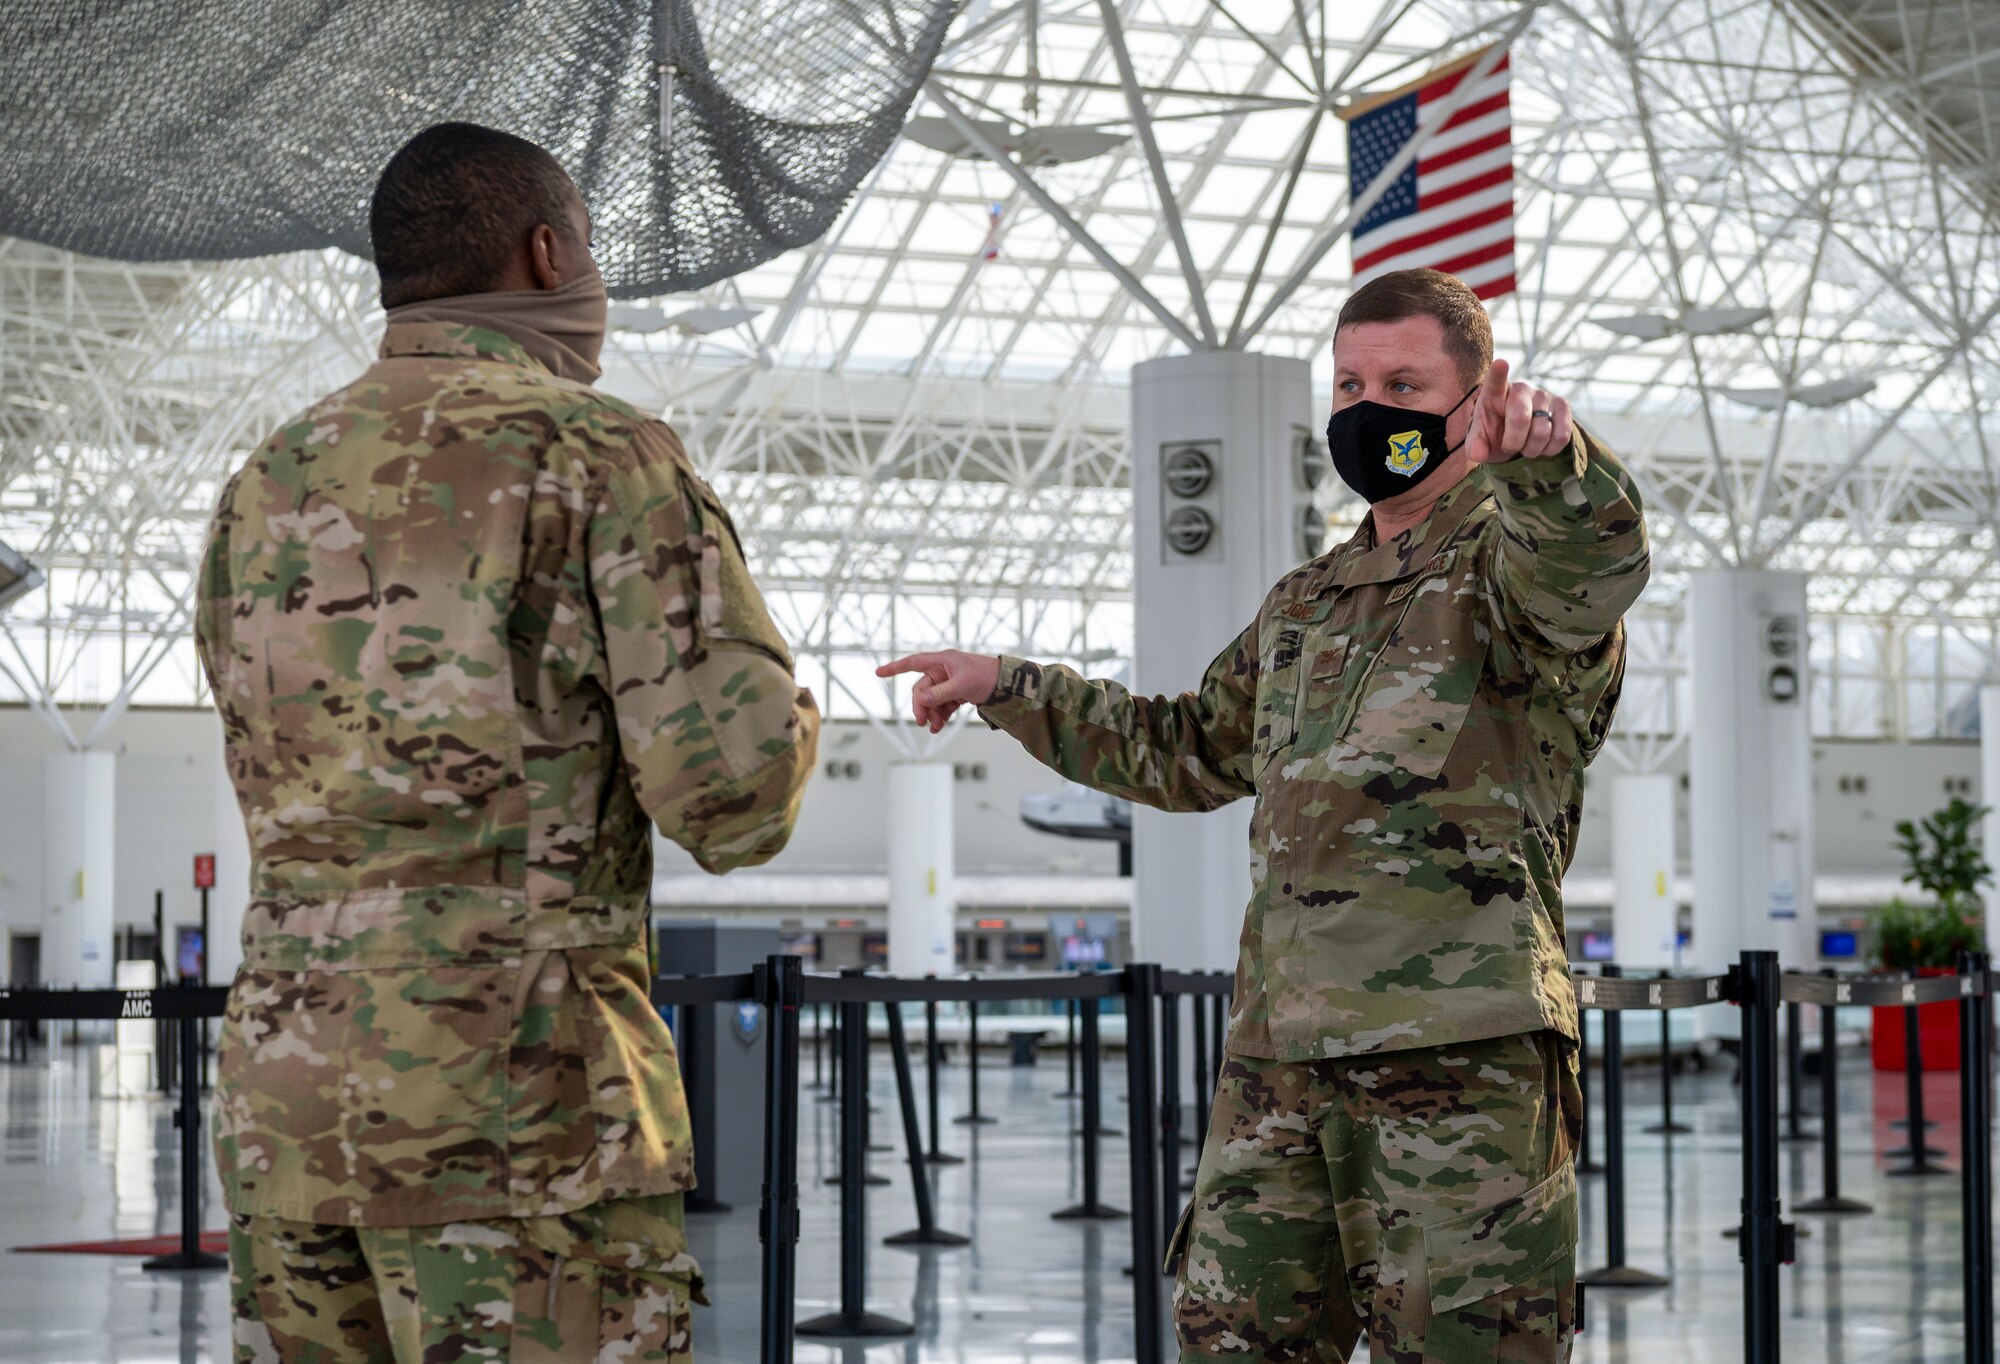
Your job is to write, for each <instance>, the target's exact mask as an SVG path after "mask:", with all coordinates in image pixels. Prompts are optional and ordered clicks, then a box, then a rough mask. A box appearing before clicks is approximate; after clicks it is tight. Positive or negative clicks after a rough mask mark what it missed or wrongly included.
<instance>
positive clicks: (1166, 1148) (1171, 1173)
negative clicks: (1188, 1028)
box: [1135, 994, 1181, 1272]
mask: <svg viewBox="0 0 2000 1364" xmlns="http://www.w3.org/2000/svg"><path fill="white" fill-rule="evenodd" d="M1135 1121H1136V1120H1135ZM1160 1198H1161V1200H1162V1201H1161V1203H1160V1211H1161V1213H1162V1214H1163V1216H1164V1217H1165V1222H1164V1223H1163V1225H1165V1226H1167V1227H1169V1228H1171V1227H1172V1226H1173V1225H1174V1223H1175V1222H1176V1221H1177V1220H1178V1219H1179V1217H1180V1206H1181V997H1180V996H1179V995H1177V994H1162V995H1161V996H1160ZM1135 1272H1136V1266H1135Z"/></svg>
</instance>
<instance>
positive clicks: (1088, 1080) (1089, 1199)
mask: <svg viewBox="0 0 2000 1364" xmlns="http://www.w3.org/2000/svg"><path fill="white" fill-rule="evenodd" d="M1099 1002H1100V1001H1099V1000H1098V999H1097V998H1095V997H1094V996H1093V997H1092V998H1090V999H1086V1000H1085V1001H1083V1202H1081V1203H1077V1204H1074V1205H1073V1206H1071V1207H1067V1208H1064V1209H1062V1210H1061V1211H1059V1212H1055V1213H1051V1214H1050V1216H1052V1217H1054V1218H1055V1219H1056V1220H1057V1221H1059V1222H1077V1221H1085V1220H1093V1219H1109V1218H1114V1217H1123V1216H1124V1215H1125V1214H1124V1213H1123V1212H1121V1211H1120V1210H1119V1209H1117V1208H1113V1207H1108V1206H1106V1205H1105V1204H1104V1203H1102V1202H1100V1201H1099V1200H1098V1197H1097V1192H1098V1179H1097V1156H1098V1151H1097V1147H1098V1142H1099V1139H1100V1138H1101V1137H1102V1136H1103V1135H1104V1134H1103V1130H1102V1129H1103V1126H1104V1123H1103V1117H1104V1088H1103V1083H1102V1082H1103V1077H1102V1075H1100V1074H1099V1067H1100V1063H1101V1062H1102V1060H1103V1058H1102V1056H1101V1054H1100V1051H1099V1046H1098V1019H1097V1006H1098V1004H1099ZM1127 1022H1128V1024H1129V1022H1130V1020H1129V1019H1128V1020H1127ZM1139 1277H1141V1278H1143V1277H1145V1276H1143V1275H1141V1276H1139Z"/></svg>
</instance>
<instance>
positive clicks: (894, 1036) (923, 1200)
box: [882, 1001, 972, 1246]
mask: <svg viewBox="0 0 2000 1364" xmlns="http://www.w3.org/2000/svg"><path fill="white" fill-rule="evenodd" d="M882 1008H883V1009H884V1011H885V1012H887V1014H888V1015H889V1054H890V1056H891V1057H893V1058H894V1060H895V1064H896V1098H897V1100H898V1102H899V1103H900V1104H901V1105H902V1109H903V1146H904V1148H905V1149H906V1150H907V1151H908V1153H909V1158H910V1195H911V1197H912V1198H914V1199H915V1200H916V1205H917V1225H916V1228H915V1229H914V1230H912V1231H904V1232H898V1233H897V1234H896V1235H894V1236H889V1237H885V1238H883V1244H885V1245H891V1246H966V1245H971V1244H972V1238H970V1237H968V1236H960V1235H959V1234H958V1233H957V1232H955V1231H940V1230H939V1229H938V1224H937V1216H936V1214H935V1212H934V1211H933V1209H932V1206H931V1177H930V1171H928V1170H927V1169H925V1168H924V1165H925V1162H924V1139H923V1134H922V1133H921V1132H919V1131H918V1130H917V1096H916V1093H915V1086H914V1084H913V1082H912V1081H911V1079H910V1048H909V1043H908V1040H907V1039H906V1038H905V1037H904V1035H903V1006H902V1005H901V1004H898V1003H895V1002H894V1001H890V1002H888V1003H885V1004H883V1006H882ZM931 1130H932V1131H933V1132H935V1131H936V1130H937V1128H936V1125H935V1123H933V1125H932V1128H931Z"/></svg>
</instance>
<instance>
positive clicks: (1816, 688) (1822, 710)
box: [1806, 672, 1840, 739]
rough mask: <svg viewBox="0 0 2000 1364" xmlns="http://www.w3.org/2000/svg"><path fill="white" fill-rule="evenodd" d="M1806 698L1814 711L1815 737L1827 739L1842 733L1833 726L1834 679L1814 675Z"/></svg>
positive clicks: (1818, 674)
mask: <svg viewBox="0 0 2000 1364" xmlns="http://www.w3.org/2000/svg"><path fill="white" fill-rule="evenodd" d="M1806 697H1807V704H1808V705H1809V706H1810V708H1811V711H1812V717H1811V719H1812V732H1813V737H1814V738H1820V739H1825V738H1831V737H1833V736H1835V735H1837V734H1838V733H1839V732H1840V731H1839V730H1837V729H1835V728H1834V725H1833V679H1832V678H1831V677H1828V676H1827V675H1826V674H1824V673H1819V672H1815V673H1813V674H1812V678H1811V681H1810V682H1809V683H1808V684H1807V687H1806Z"/></svg>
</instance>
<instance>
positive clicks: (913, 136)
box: [903, 114, 1132, 166]
mask: <svg viewBox="0 0 2000 1364" xmlns="http://www.w3.org/2000/svg"><path fill="white" fill-rule="evenodd" d="M974 126H976V127H977V128H978V129H979V131H980V132H982V133H984V134H986V136H987V137H988V138H990V139H991V140H992V142H993V144H994V145H995V146H997V147H999V148H1000V150H1002V151H1004V152H1007V153H1009V154H1010V155H1012V156H1014V157H1016V158H1017V159H1019V161H1020V162H1021V164H1022V165H1024V166H1062V165H1067V164H1069V163H1070V162H1072V161H1088V160H1090V158H1092V157H1093V156H1102V155H1104V153H1106V152H1108V151H1110V150H1111V149H1112V148H1114V147H1120V146H1123V145H1124V144H1125V143H1127V142H1129V141H1131V140H1132V139H1131V137H1130V135H1129V134H1126V133H1107V132H1105V131H1104V130H1103V129H1102V128H1072V127H1067V126H1064V125H1060V124H1056V125H1051V126H1049V127H1044V128H1023V129H1022V130H1021V131H1020V132H1018V133H1017V132H1015V131H1014V130H1013V129H1012V128H1011V127H1010V126H1009V125H1008V124H1006V123H1003V122H1001V121H1000V120H999V119H975V120H974ZM903 136H904V137H907V138H909V139H910V141H912V142H914V143H916V144H917V145H918V146H920V147H929V148H930V149H931V150H932V151H934V152H943V153H944V154H945V155H946V156H956V157H959V158H961V159H964V160H967V161H983V160H985V159H986V158H985V154H984V153H983V152H981V151H980V150H979V149H978V148H977V147H974V146H973V145H972V142H971V140H970V139H969V138H967V137H966V136H965V134H964V133H961V132H960V131H959V130H958V129H957V128H954V127H953V126H952V124H951V120H950V119H946V118H940V117H938V116H937V115H934V114H922V115H919V116H918V117H916V118H913V119H911V120H910V121H909V122H908V123H905V124H904V125H903Z"/></svg>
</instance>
